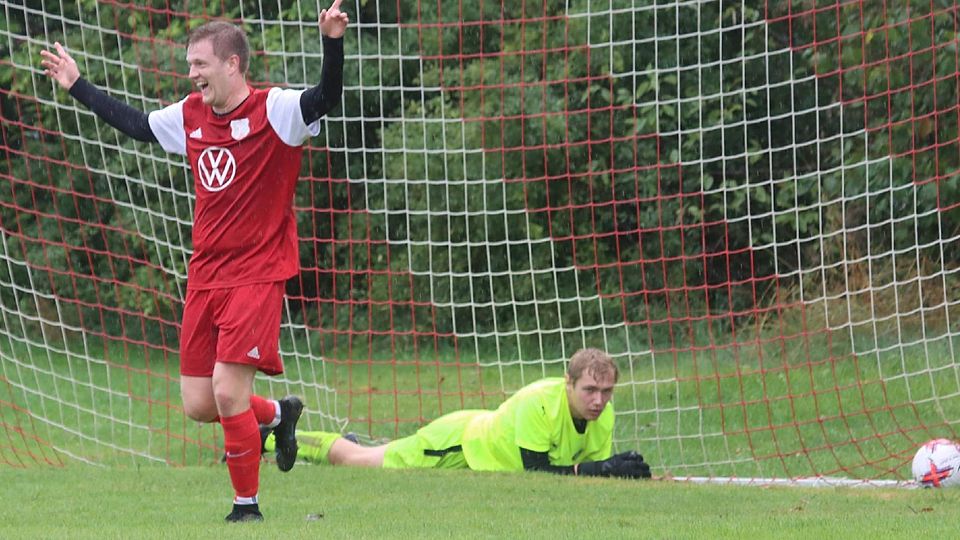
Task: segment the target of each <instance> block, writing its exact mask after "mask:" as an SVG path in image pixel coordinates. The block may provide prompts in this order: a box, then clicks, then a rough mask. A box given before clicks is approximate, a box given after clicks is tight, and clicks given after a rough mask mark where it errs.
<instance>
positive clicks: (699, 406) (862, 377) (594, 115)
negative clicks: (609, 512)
mask: <svg viewBox="0 0 960 540" xmlns="http://www.w3.org/2000/svg"><path fill="white" fill-rule="evenodd" d="M322 7H325V6H323V5H318V3H317V2H316V1H314V0H311V1H303V2H265V1H263V0H244V1H241V2H218V1H212V2H211V1H205V2H201V1H197V0H185V1H183V2H176V3H170V2H167V1H158V0H147V1H145V2H138V3H129V2H112V1H100V2H62V1H61V2H54V1H50V0H37V1H31V2H18V1H6V0H4V1H2V2H0V9H2V17H0V100H2V102H0V103H2V124H0V126H2V127H0V156H2V159H0V177H2V179H3V187H2V190H0V233H2V245H0V313H2V318H0V463H3V464H6V465H8V466H28V465H32V464H35V463H49V464H63V463H68V462H71V461H74V460H81V461H86V462H93V463H104V464H124V463H139V462H149V461H155V462H160V463H170V464H198V463H209V462H211V461H212V460H214V459H216V458H217V457H218V456H219V451H220V449H221V447H222V440H221V438H220V430H219V427H218V426H209V425H200V424H197V423H195V422H192V421H190V420H189V419H187V418H186V417H185V415H184V414H183V409H182V406H181V403H180V393H179V375H178V358H177V354H178V335H179V330H180V326H179V325H180V322H179V321H180V314H181V312H182V307H183V300H184V296H185V291H186V266H187V261H188V260H189V257H190V254H191V223H192V215H193V205H194V190H193V184H192V178H191V174H190V171H189V169H188V167H187V164H186V163H185V162H184V161H183V160H182V159H180V158H179V157H177V156H172V155H167V154H165V153H164V152H163V150H162V148H161V147H160V146H159V145H150V144H145V143H138V142H135V141H132V140H130V139H129V138H127V137H126V136H124V135H122V134H121V133H119V132H117V131H116V130H114V129H113V128H111V127H110V126H108V125H107V124H105V123H104V122H103V121H101V120H100V119H98V118H96V117H95V116H94V115H93V114H92V113H90V112H89V111H88V110H86V109H85V108H84V107H83V106H81V105H79V104H78V103H77V102H76V101H75V100H73V99H72V98H71V97H70V96H69V95H68V94H67V93H66V92H64V91H63V90H61V89H59V88H57V87H56V85H55V83H53V82H52V81H51V80H49V79H48V78H47V77H46V76H45V75H44V74H43V73H42V69H41V68H40V67H39V61H40V55H39V51H40V50H42V49H44V48H50V47H52V44H53V42H55V41H59V42H61V43H63V44H64V45H65V46H66V48H67V49H68V50H69V51H70V53H71V54H72V55H73V56H74V58H75V59H76V60H77V62H78V65H79V67H80V70H81V73H82V75H83V76H84V77H86V78H87V79H88V80H90V81H91V82H93V83H94V84H95V85H97V86H98V87H99V88H101V89H103V90H104V91H106V92H107V93H108V94H110V95H112V96H114V97H116V98H118V99H120V100H123V101H125V102H127V103H129V104H131V105H133V106H134V107H137V108H140V109H142V110H145V111H149V110H155V109H157V108H160V107H162V106H165V105H167V104H169V103H172V102H174V101H177V100H179V99H181V98H182V97H183V96H185V95H186V94H187V93H189V92H190V91H191V85H190V82H189V80H187V79H186V77H185V75H186V71H187V70H186V64H185V60H184V56H185V49H184V42H185V37H186V33H187V32H188V30H189V29H190V28H192V27H194V26H196V25H198V24H200V23H202V22H204V21H207V20H210V19H214V18H224V19H227V20H231V21H233V22H236V23H238V24H241V25H242V26H243V28H244V29H245V30H247V32H248V34H249V36H250V39H251V44H252V48H253V50H254V54H253V58H252V60H251V68H250V72H249V78H250V81H251V83H252V84H254V85H255V86H258V87H263V86H268V85H276V86H283V87H292V88H304V87H308V86H310V85H313V84H316V83H317V82H318V81H319V74H320V66H321V61H322V45H321V39H320V33H319V29H318V25H317V14H318V9H319V8H322ZM343 7H344V9H345V10H346V11H347V12H348V13H349V14H350V17H351V25H350V26H349V28H348V33H347V35H346V36H345V50H346V61H345V67H344V95H343V101H342V104H341V105H340V106H339V107H338V108H336V109H335V110H334V111H332V112H331V113H330V114H328V115H327V116H326V117H325V118H324V119H323V120H322V126H323V129H322V132H321V134H320V135H319V136H318V137H315V138H313V139H311V140H310V141H309V142H308V147H307V151H306V152H305V153H304V159H303V164H302V169H301V173H302V178H301V181H300V182H299V183H298V188H297V192H296V196H295V201H294V205H295V209H296V215H297V219H298V230H299V235H300V238H299V247H300V261H301V266H302V269H301V272H300V274H299V275H298V276H297V277H296V278H294V279H292V280H291V281H290V282H289V283H288V285H287V299H286V302H285V304H284V315H283V323H282V331H281V344H280V346H281V354H282V356H283V359H284V362H285V366H286V371H285V373H284V374H283V375H282V376H279V377H274V378H267V377H259V378H258V379H257V383H256V385H257V387H256V390H257V392H258V393H260V394H263V395H267V396H274V397H281V396H283V395H286V394H296V395H299V396H302V397H303V399H304V401H305V403H306V414H305V416H304V418H303V420H302V421H301V422H302V427H304V428H308V429H324V430H338V431H353V432H356V433H358V434H359V435H360V437H361V438H362V439H365V440H367V441H375V440H383V439H388V438H395V437H398V436H403V435H407V434H410V433H412V432H413V431H414V430H415V429H416V428H417V426H419V425H421V424H423V423H425V422H427V421H429V420H431V419H433V418H436V417H437V416H439V415H441V414H443V413H446V412H450V411H453V410H457V409H461V408H468V407H469V408H493V407H496V405H497V404H498V403H500V402H501V401H502V400H503V399H504V398H505V397H506V396H509V395H510V394H511V393H513V392H514V391H516V390H517V389H518V388H520V387H521V386H523V385H524V384H527V383H530V382H532V381H534V380H536V379H539V378H541V377H544V376H559V375H562V373H563V370H564V368H565V362H566V359H567V358H569V357H570V356H571V355H572V354H573V352H575V351H576V350H577V349H579V348H581V347H585V346H592V347H599V348H602V349H605V350H606V351H608V352H609V353H610V354H611V355H612V356H613V357H614V358H615V359H616V361H617V362H618V365H619V366H620V371H621V375H620V380H619V382H618V385H617V388H616V393H615V397H614V405H615V408H616V413H617V414H616V432H615V439H614V446H615V449H617V450H627V449H636V450H638V451H640V452H641V453H642V454H643V455H644V456H645V457H646V459H647V461H649V462H650V463H652V464H653V467H654V472H655V473H656V474H668V475H673V476H676V477H696V478H706V479H725V478H726V479H732V478H738V479H751V478H758V479H759V478H766V479H776V481H778V482H780V481H786V482H791V481H797V482H799V481H800V480H799V479H802V478H842V479H847V480H852V481H877V482H881V481H903V480H907V479H908V478H909V476H910V473H909V462H910V459H911V458H912V455H913V453H914V451H915V449H916V448H917V446H918V445H919V444H920V443H922V442H924V441H926V440H927V439H931V438H936V437H947V438H954V437H956V436H957V423H958V422H960V372H958V365H957V360H958V354H957V351H956V350H955V348H956V347H957V346H960V341H958V333H960V326H958V321H960V280H958V268H960V264H958V263H960V250H958V249H956V247H957V245H958V236H960V194H958V189H960V180H958V170H960V152H958V150H960V148H958V133H960V131H958V129H960V128H958V119H960V108H958V85H960V57H958V50H957V32H958V27H960V22H958V18H960V10H958V6H957V3H956V2H955V0H923V1H907V2H894V1H892V0H816V1H814V0H795V1H789V0H788V1H776V2H774V1H769V2H766V3H763V2H735V1H726V0H724V1H692V0H691V1H676V2H664V1H657V2H655V1H653V0H567V1H565V2H556V1H548V0H528V1H524V2H502V3H501V2H495V1H490V0H480V1H464V0H459V1H456V2H453V1H451V2H415V1H413V0H402V1H400V0H397V1H394V0H370V1H364V2H349V0H348V2H345V3H344V6H343Z"/></svg>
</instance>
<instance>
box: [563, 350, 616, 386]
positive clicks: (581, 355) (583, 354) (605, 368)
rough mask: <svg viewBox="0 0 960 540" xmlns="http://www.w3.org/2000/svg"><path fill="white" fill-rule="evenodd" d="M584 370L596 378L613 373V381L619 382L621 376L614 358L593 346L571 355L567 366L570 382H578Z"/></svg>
mask: <svg viewBox="0 0 960 540" xmlns="http://www.w3.org/2000/svg"><path fill="white" fill-rule="evenodd" d="M584 372H586V373H589V374H590V375H591V376H592V377H593V378H594V379H599V378H600V376H601V375H605V374H607V373H612V374H613V382H617V379H618V378H619V377H620V370H619V369H618V368H617V363H616V362H614V361H613V358H611V357H610V355H609V354H607V353H605V352H603V351H601V350H600V349H593V348H588V349H580V350H579V351H577V352H575V353H573V356H572V357H570V364H569V365H568V366H567V376H568V377H569V379H570V384H576V382H577V380H578V379H579V378H580V377H581V376H582V375H583V374H584Z"/></svg>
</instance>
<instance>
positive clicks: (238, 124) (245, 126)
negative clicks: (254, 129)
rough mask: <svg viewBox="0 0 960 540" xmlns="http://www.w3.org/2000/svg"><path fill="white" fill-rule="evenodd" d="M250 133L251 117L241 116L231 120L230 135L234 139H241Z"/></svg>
mask: <svg viewBox="0 0 960 540" xmlns="http://www.w3.org/2000/svg"><path fill="white" fill-rule="evenodd" d="M249 134H250V119H249V118H241V119H239V120H231V121H230V136H231V137H233V140H235V141H239V140H241V139H243V138H244V137H246V136H247V135H249Z"/></svg>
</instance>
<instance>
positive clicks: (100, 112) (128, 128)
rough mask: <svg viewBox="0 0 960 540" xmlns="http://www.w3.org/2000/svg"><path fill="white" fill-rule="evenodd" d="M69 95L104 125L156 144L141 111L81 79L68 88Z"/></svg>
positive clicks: (154, 137)
mask: <svg viewBox="0 0 960 540" xmlns="http://www.w3.org/2000/svg"><path fill="white" fill-rule="evenodd" d="M70 95H71V96H73V97H74V99H76V100H77V101H79V102H80V103H83V104H84V105H86V106H87V108H88V109H90V110H91V111H93V112H94V113H95V114H96V115H97V116H99V117H100V118H102V119H103V120H104V121H105V122H106V123H108V124H110V125H111V126H113V127H115V128H117V129H118V130H120V131H121V132H123V133H125V134H127V135H129V136H130V137H133V138H134V139H136V140H138V141H143V142H158V141H157V137H156V135H154V134H153V130H151V129H150V121H149V120H148V119H147V114H146V113H144V112H143V111H139V110H137V109H134V108H133V107H131V106H129V105H127V104H126V103H124V102H122V101H120V100H119V99H115V98H112V97H110V96H108V95H107V94H105V93H104V92H102V91H101V90H100V89H98V88H97V87H96V86H94V85H92V84H90V82H89V81H87V80H86V79H84V78H83V77H81V78H79V79H77V82H75V83H73V86H71V87H70Z"/></svg>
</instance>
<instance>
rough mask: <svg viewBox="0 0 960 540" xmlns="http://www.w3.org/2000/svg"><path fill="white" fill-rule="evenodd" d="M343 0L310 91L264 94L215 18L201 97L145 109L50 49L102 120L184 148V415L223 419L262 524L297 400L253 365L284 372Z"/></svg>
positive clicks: (206, 37) (334, 91) (245, 501)
mask: <svg viewBox="0 0 960 540" xmlns="http://www.w3.org/2000/svg"><path fill="white" fill-rule="evenodd" d="M341 1H342V0H334V2H333V4H332V5H331V6H330V8H329V9H324V10H322V11H321V12H320V20H319V24H320V32H321V34H322V36H323V66H322V68H321V80H320V83H319V84H318V85H317V86H315V87H312V88H309V89H307V90H302V91H297V90H290V89H280V88H269V89H254V88H252V87H251V86H249V84H248V83H247V80H246V72H247V68H248V66H249V58H250V47H249V44H248V42H247V37H246V35H245V34H244V32H243V30H241V29H240V28H238V27H237V26H234V25H233V24H230V23H227V22H220V21H214V22H209V23H207V24H204V25H202V26H199V27H197V28H195V29H194V30H192V31H191V33H190V37H189V40H188V43H187V63H188V64H189V66H190V72H189V78H190V80H191V82H192V83H193V84H194V85H195V86H196V91H195V92H193V93H191V94H190V95H188V96H187V97H185V98H184V99H182V100H181V101H179V102H177V103H174V104H172V105H170V106H168V107H165V108H163V109H160V110H156V111H152V112H150V113H149V114H146V113H143V112H141V111H139V110H137V109H135V108H133V107H130V106H128V105H126V104H125V103H123V102H121V101H119V100H116V99H114V98H111V97H109V96H107V95H106V94H105V93H103V92H102V91H100V90H98V89H97V88H96V87H94V86H93V85H92V84H91V83H90V82H88V81H86V80H84V79H83V78H81V77H80V71H79V69H78V68H77V64H76V62H75V61H74V60H73V58H71V57H70V55H69V54H68V53H67V51H66V50H65V49H64V48H63V47H62V46H61V45H60V44H59V43H55V44H54V45H55V51H54V52H51V51H41V53H40V54H41V56H42V61H41V65H42V66H43V68H44V69H45V73H46V74H47V75H48V76H50V77H51V78H52V79H54V80H55V81H56V82H57V83H58V84H59V85H60V86H61V87H63V88H65V89H67V90H69V92H70V95H71V96H73V97H74V98H75V99H77V100H78V101H80V102H81V103H83V104H84V105H85V106H87V107H89V108H90V109H91V110H92V111H93V112H94V113H95V114H97V115H98V116H99V117H100V118H102V119H103V120H104V121H106V122H107V123H109V124H110V125H111V126H113V127H115V128H117V129H118V130H120V131H121V132H123V133H125V134H127V135H129V136H131V137H133V138H134V139H137V140H140V141H148V142H158V143H160V145H161V146H162V147H163V148H164V150H166V151H168V152H171V153H175V154H180V155H184V156H186V158H187V160H188V162H189V163H190V167H191V169H192V171H193V178H194V187H195V190H196V209H195V215H194V222H193V249H194V251H193V255H192V257H191V258H190V263H189V269H188V274H187V298H186V302H185V304H184V310H183V321H182V329H181V337H180V389H181V394H182V399H183V407H184V410H185V412H186V414H187V415H188V416H189V417H190V418H192V419H194V420H198V421H200V422H219V423H220V424H221V426H222V427H223V439H224V447H225V450H226V461H227V467H228V469H229V471H230V480H231V482H232V484H233V488H234V492H235V497H234V505H233V510H232V512H231V513H230V514H229V515H228V516H227V517H226V519H227V521H233V522H235V521H260V520H262V519H263V515H262V514H261V513H260V508H259V505H258V501H257V494H258V489H259V483H260V450H261V448H260V445H261V442H260V429H259V426H260V425H263V426H265V427H266V428H273V433H274V437H275V439H276V458H277V466H278V467H279V468H280V469H281V470H282V471H288V470H290V468H292V467H293V464H294V462H295V460H296V457H297V442H296V436H295V430H296V424H297V420H298V419H299V417H300V414H301V411H302V409H303V404H302V402H301V401H300V400H299V399H298V398H296V397H295V396H289V397H286V398H284V399H281V400H279V401H273V400H267V399H264V398H263V397H260V396H257V395H256V394H254V393H253V381H254V377H255V375H256V372H257V371H258V370H259V371H262V372H264V373H266V374H268V375H276V374H279V373H282V372H283V363H282V362H281V360H280V356H279V353H278V348H279V336H280V314H281V305H282V302H283V292H284V281H285V280H287V279H289V278H291V277H293V276H295V275H296V274H297V272H298V271H299V260H298V253H297V231H296V221H295V219H294V215H293V194H294V187H295V184H296V181H297V177H298V176H299V172H300V171H299V170H300V158H301V155H302V152H303V148H302V145H303V143H304V141H305V140H306V139H307V138H309V137H311V136H315V135H317V134H318V133H319V132H320V123H319V119H320V118H321V117H322V116H323V115H324V114H326V113H327V112H328V111H330V110H331V109H332V108H333V107H335V106H337V104H339V102H340V98H341V94H342V91H343V35H344V32H345V31H346V27H347V24H348V23H349V17H348V16H347V14H346V13H344V12H343V11H341V10H340V2H341Z"/></svg>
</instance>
